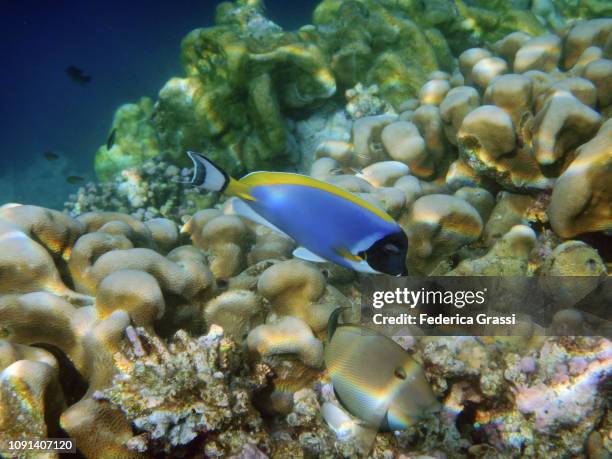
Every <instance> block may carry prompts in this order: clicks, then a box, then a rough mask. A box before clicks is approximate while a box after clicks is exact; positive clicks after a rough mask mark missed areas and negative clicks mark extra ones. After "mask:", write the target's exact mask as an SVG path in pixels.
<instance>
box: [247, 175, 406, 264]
mask: <svg viewBox="0 0 612 459" xmlns="http://www.w3.org/2000/svg"><path fill="white" fill-rule="evenodd" d="M287 175H291V174H287ZM251 195H252V196H253V197H254V198H255V201H250V200H249V201H245V202H246V203H247V205H248V206H249V207H250V208H251V209H253V210H254V211H255V212H257V213H258V214H259V215H261V216H262V217H263V218H265V219H266V220H267V221H269V222H270V223H272V224H273V225H274V226H276V227H278V228H279V229H281V230H282V231H283V232H284V233H286V234H288V235H289V236H291V237H292V238H293V239H295V241H296V242H297V243H298V244H299V245H300V246H303V247H306V248H307V249H309V250H310V251H311V252H313V253H314V254H316V255H318V256H320V257H321V258H324V259H326V260H329V261H331V262H333V263H337V264H339V265H341V266H345V267H347V268H352V267H353V266H352V264H351V263H350V260H347V259H346V258H345V257H343V256H341V255H340V253H339V249H345V250H348V251H351V252H352V251H354V250H355V249H356V248H357V249H361V250H365V249H366V248H367V247H368V246H369V245H370V244H371V243H372V242H373V241H375V240H379V239H382V238H383V237H385V236H387V235H389V234H393V233H395V232H397V231H398V230H401V229H400V228H399V225H398V224H397V223H396V222H395V221H386V220H383V219H382V218H381V217H380V216H378V215H376V214H374V213H373V212H372V211H370V210H369V209H367V208H365V207H363V206H361V205H359V204H357V203H355V202H353V201H350V200H347V199H345V198H344V197H342V196H340V195H337V194H334V193H330V192H329V191H326V190H323V189H321V188H316V187H312V186H307V185H299V184H273V185H257V186H253V187H252V188H251ZM364 245H366V246H365V247H364Z"/></svg>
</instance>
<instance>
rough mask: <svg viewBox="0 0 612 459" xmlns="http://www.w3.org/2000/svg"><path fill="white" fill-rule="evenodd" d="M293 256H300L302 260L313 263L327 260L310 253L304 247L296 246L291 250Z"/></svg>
mask: <svg viewBox="0 0 612 459" xmlns="http://www.w3.org/2000/svg"><path fill="white" fill-rule="evenodd" d="M293 256H294V257H296V258H301V259H302V260H306V261H312V262H313V263H327V260H325V259H324V258H321V257H320V256H319V255H317V254H314V253H312V252H311V251H310V250H308V249H307V248H305V247H298V248H297V249H295V250H294V251H293Z"/></svg>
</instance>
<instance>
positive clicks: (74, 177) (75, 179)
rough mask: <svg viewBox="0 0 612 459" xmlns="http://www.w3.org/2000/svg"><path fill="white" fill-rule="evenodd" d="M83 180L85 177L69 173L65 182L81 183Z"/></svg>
mask: <svg viewBox="0 0 612 459" xmlns="http://www.w3.org/2000/svg"><path fill="white" fill-rule="evenodd" d="M84 181H85V179H84V178H83V177H80V176H78V175H71V176H69V177H66V182H68V183H70V184H71V185H78V184H79V183H83V182H84Z"/></svg>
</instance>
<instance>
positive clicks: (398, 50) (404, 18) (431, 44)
mask: <svg viewBox="0 0 612 459" xmlns="http://www.w3.org/2000/svg"><path fill="white" fill-rule="evenodd" d="M385 3H388V2H377V1H373V0H363V1H357V0H351V1H344V2H340V1H338V0H324V1H323V2H322V3H321V4H320V5H319V6H318V7H317V8H316V10H315V12H314V15H313V20H314V24H315V25H316V26H317V27H318V31H319V37H318V39H319V44H320V46H321V48H323V49H324V50H325V51H326V52H327V53H328V54H329V55H330V57H331V67H332V70H333V71H334V75H336V77H337V79H338V81H339V83H341V84H342V85H344V86H345V87H352V86H355V85H356V84H357V83H359V82H361V83H363V84H366V85H373V84H375V85H377V86H378V87H379V88H380V93H381V94H382V96H383V97H384V98H385V99H386V100H387V101H388V102H390V103H391V104H392V105H394V106H395V107H398V106H399V105H400V104H401V103H402V102H403V101H404V100H406V99H408V98H410V97H414V96H415V95H416V94H417V93H418V90H419V88H420V87H421V85H422V84H423V83H424V82H425V81H426V80H427V75H428V74H429V73H430V72H432V71H435V70H438V69H439V68H442V69H445V70H449V71H451V70H453V65H454V64H453V61H452V59H451V58H450V50H449V48H448V46H447V44H446V41H445V40H444V39H443V37H442V36H441V34H440V33H439V31H436V30H434V29H432V28H427V27H423V26H421V25H418V24H417V23H416V22H415V21H413V20H411V19H410V18H409V17H408V15H405V14H403V13H402V12H401V11H400V10H397V9H391V8H386V7H385ZM403 6H404V7H405V8H407V9H408V10H409V9H410V8H409V7H408V6H407V5H405V4H404V5H403Z"/></svg>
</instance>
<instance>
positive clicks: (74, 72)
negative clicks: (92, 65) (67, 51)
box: [66, 65, 91, 84]
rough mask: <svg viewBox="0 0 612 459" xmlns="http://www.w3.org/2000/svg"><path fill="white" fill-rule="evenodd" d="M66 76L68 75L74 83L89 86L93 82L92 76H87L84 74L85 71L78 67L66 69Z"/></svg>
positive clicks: (71, 66)
mask: <svg viewBox="0 0 612 459" xmlns="http://www.w3.org/2000/svg"><path fill="white" fill-rule="evenodd" d="M66 74H67V75H68V77H70V79H71V80H72V81H75V82H76V83H80V84H87V83H89V82H91V76H90V75H85V73H83V70H81V69H80V68H78V67H75V66H74V65H70V66H68V67H66Z"/></svg>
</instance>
